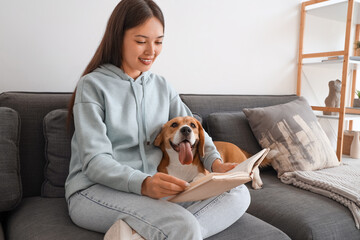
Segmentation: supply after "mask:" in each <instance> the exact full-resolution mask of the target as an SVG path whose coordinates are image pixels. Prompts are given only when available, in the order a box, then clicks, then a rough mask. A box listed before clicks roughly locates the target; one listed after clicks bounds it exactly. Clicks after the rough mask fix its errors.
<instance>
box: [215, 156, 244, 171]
mask: <svg viewBox="0 0 360 240" xmlns="http://www.w3.org/2000/svg"><path fill="white" fill-rule="evenodd" d="M237 165H238V164H237V163H223V162H222V161H221V160H220V159H216V160H215V161H214V162H213V164H212V166H211V169H212V171H213V172H219V173H224V172H227V171H230V170H231V169H233V168H234V167H236V166H237Z"/></svg>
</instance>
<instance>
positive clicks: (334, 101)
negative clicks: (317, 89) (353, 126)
mask: <svg viewBox="0 0 360 240" xmlns="http://www.w3.org/2000/svg"><path fill="white" fill-rule="evenodd" d="M340 94H341V81H340V80H339V79H336V80H335V81H334V80H333V81H330V82H329V95H328V96H327V97H326V98H325V106H326V107H332V108H338V107H340ZM323 113H324V115H337V114H338V113H337V112H326V111H324V112H323Z"/></svg>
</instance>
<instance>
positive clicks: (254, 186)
mask: <svg viewBox="0 0 360 240" xmlns="http://www.w3.org/2000/svg"><path fill="white" fill-rule="evenodd" d="M251 186H252V188H253V189H255V190H259V189H262V186H263V183H262V182H261V183H258V182H256V181H253V182H252V184H251Z"/></svg>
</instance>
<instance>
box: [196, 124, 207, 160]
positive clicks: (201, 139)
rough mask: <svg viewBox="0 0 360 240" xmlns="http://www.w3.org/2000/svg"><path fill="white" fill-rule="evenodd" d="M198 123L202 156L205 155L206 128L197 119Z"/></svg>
mask: <svg viewBox="0 0 360 240" xmlns="http://www.w3.org/2000/svg"><path fill="white" fill-rule="evenodd" d="M196 124H197V125H198V128H199V146H198V151H199V154H200V157H204V156H205V133H204V129H203V127H202V125H201V123H200V122H199V121H198V120H196Z"/></svg>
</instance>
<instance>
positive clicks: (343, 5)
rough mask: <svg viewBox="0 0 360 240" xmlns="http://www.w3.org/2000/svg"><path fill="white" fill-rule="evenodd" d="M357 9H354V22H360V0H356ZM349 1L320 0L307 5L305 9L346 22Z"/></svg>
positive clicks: (308, 11)
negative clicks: (358, 15) (359, 15)
mask: <svg viewBox="0 0 360 240" xmlns="http://www.w3.org/2000/svg"><path fill="white" fill-rule="evenodd" d="M354 2H355V4H354V6H355V9H354V13H355V14H354V21H353V23H360V22H359V20H360V19H359V18H358V17H357V14H356V13H358V10H359V3H360V0H354ZM347 3H348V0H330V1H324V2H319V3H315V4H311V5H308V6H306V7H305V11H306V13H308V14H311V15H314V16H318V17H322V18H327V19H332V20H335V21H340V22H346V15H347Z"/></svg>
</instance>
